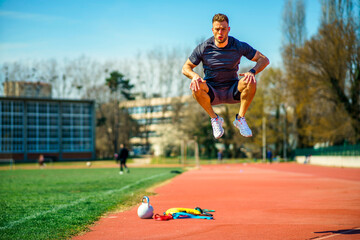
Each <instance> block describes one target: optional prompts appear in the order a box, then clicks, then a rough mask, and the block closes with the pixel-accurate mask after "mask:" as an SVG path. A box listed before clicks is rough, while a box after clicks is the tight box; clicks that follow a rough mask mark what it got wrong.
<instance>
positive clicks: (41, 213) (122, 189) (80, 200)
mask: <svg viewBox="0 0 360 240" xmlns="http://www.w3.org/2000/svg"><path fill="white" fill-rule="evenodd" d="M165 174H168V173H161V174H157V175H154V176H151V177H147V178H144V179H141V180H139V181H136V182H134V183H133V184H129V185H126V186H124V187H122V188H120V189H113V190H109V191H106V192H105V193H104V195H110V194H112V193H115V192H121V191H124V190H125V189H128V188H130V187H132V186H135V185H137V184H139V183H141V182H144V181H147V180H150V179H153V178H157V177H160V176H163V175H165ZM90 197H91V196H89V197H84V198H80V199H79V200H76V201H74V202H72V203H69V204H63V205H59V206H57V207H55V208H53V209H51V210H47V211H43V212H39V213H36V214H33V215H30V216H27V217H24V218H21V219H19V220H16V221H13V222H10V223H9V224H8V225H7V226H4V227H0V230H4V229H8V228H12V227H13V226H15V225H18V224H21V223H23V222H26V221H27V220H30V219H34V218H37V217H39V216H43V215H45V214H48V213H55V212H57V211H59V210H61V209H64V208H68V207H72V206H75V205H77V204H79V203H81V202H84V201H86V200H87V199H89V198H90Z"/></svg>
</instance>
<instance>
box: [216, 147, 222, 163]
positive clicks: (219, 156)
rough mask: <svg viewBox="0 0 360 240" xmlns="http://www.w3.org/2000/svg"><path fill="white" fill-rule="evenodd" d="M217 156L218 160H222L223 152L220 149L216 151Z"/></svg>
mask: <svg viewBox="0 0 360 240" xmlns="http://www.w3.org/2000/svg"><path fill="white" fill-rule="evenodd" d="M217 157H218V162H219V163H221V162H222V160H223V153H222V150H221V149H220V150H219V151H218V153H217Z"/></svg>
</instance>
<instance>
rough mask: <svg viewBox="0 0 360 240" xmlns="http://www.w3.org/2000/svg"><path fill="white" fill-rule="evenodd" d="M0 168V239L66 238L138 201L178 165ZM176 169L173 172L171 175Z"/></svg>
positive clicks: (172, 173)
mask: <svg viewBox="0 0 360 240" xmlns="http://www.w3.org/2000/svg"><path fill="white" fill-rule="evenodd" d="M118 171H119V170H118V169H115V168H87V169H86V168H85V169H34V170H7V171H0V210H1V211H0V239H68V238H70V237H71V236H74V235H76V234H78V233H80V232H82V231H86V230H87V229H88V226H89V225H90V224H92V223H94V222H95V221H96V220H98V219H99V217H100V216H101V215H103V214H104V213H106V212H109V211H114V210H118V209H119V208H121V207H124V206H131V205H134V204H140V202H141V197H142V195H143V194H148V193H146V192H145V190H146V189H147V188H149V187H151V186H153V185H154V184H156V183H160V182H162V181H165V180H167V179H170V178H172V177H174V176H176V173H179V171H182V169H180V168H132V169H131V173H130V174H123V175H119V172H118ZM174 172H175V173H174Z"/></svg>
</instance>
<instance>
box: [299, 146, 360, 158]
mask: <svg viewBox="0 0 360 240" xmlns="http://www.w3.org/2000/svg"><path fill="white" fill-rule="evenodd" d="M295 155H296V156H306V155H312V156H360V144H358V145H343V146H331V147H324V148H302V149H296V150H295Z"/></svg>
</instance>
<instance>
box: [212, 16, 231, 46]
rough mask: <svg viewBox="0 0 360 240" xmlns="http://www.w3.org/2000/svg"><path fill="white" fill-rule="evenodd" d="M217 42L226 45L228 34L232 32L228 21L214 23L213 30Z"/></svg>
mask: <svg viewBox="0 0 360 240" xmlns="http://www.w3.org/2000/svg"><path fill="white" fill-rule="evenodd" d="M212 31H213V34H214V37H215V41H216V42H218V43H224V42H226V41H227V39H228V34H229V32H230V27H229V24H228V23H227V22H226V21H223V22H217V21H215V22H213V28H212Z"/></svg>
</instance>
